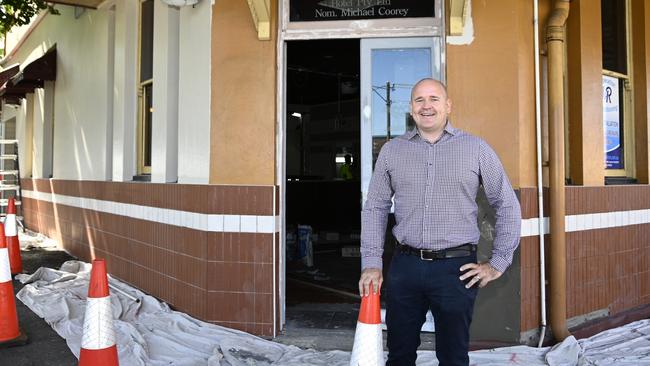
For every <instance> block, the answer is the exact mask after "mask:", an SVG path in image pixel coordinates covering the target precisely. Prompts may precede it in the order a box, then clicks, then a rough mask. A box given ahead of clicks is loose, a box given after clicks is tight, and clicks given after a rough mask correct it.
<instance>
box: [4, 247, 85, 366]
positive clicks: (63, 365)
mask: <svg viewBox="0 0 650 366" xmlns="http://www.w3.org/2000/svg"><path fill="white" fill-rule="evenodd" d="M22 258H23V269H24V271H25V273H33V272H34V271H35V270H37V269H38V268H40V267H42V266H46V267H52V268H59V266H61V263H63V262H65V261H67V260H70V259H73V258H72V257H70V256H69V255H68V254H67V253H66V252H63V251H59V250H45V249H37V248H33V249H31V250H28V251H23V252H22ZM13 284H14V293H18V291H20V289H21V288H23V285H22V284H21V283H20V282H19V281H16V280H14V281H13ZM16 309H17V311H18V318H19V323H20V327H21V328H22V329H23V330H24V331H25V332H26V333H27V336H28V337H29V343H28V344H27V345H25V346H21V347H11V348H0V366H32V365H48V366H69V365H76V364H77V358H76V357H75V356H74V355H73V354H72V352H70V348H68V345H67V344H66V342H65V339H63V338H61V337H60V336H59V335H58V334H56V332H55V331H54V329H52V327H50V325H49V324H47V323H46V322H45V321H44V320H43V319H41V318H39V317H38V316H37V315H36V314H34V312H32V311H31V310H30V309H29V308H28V307H27V306H25V305H24V304H23V303H22V302H21V301H18V300H16Z"/></svg>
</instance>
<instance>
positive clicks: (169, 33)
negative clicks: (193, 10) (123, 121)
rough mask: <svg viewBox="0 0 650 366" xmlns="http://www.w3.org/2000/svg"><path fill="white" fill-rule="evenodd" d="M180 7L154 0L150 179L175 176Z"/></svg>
mask: <svg viewBox="0 0 650 366" xmlns="http://www.w3.org/2000/svg"><path fill="white" fill-rule="evenodd" d="M179 15H180V10H179V9H178V8H176V7H171V6H167V5H166V4H164V3H162V2H161V1H156V2H155V3H154V19H155V21H154V24H153V26H154V32H153V43H154V46H153V52H154V53H153V59H154V60H155V62H154V64H153V116H152V119H153V125H154V126H155V128H154V129H153V130H152V136H151V140H152V141H151V181H152V182H154V183H166V182H176V180H177V179H178V71H179V70H178V59H179V52H178V36H179V31H180V30H179Z"/></svg>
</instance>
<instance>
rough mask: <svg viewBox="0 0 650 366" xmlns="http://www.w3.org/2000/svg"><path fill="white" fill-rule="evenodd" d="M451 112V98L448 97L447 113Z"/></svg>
mask: <svg viewBox="0 0 650 366" xmlns="http://www.w3.org/2000/svg"><path fill="white" fill-rule="evenodd" d="M449 113H451V99H449V98H447V114H449Z"/></svg>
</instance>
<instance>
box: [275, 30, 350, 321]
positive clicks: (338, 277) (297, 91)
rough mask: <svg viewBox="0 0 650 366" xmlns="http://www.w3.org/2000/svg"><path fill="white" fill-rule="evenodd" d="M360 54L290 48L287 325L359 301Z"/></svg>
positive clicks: (345, 45) (343, 43) (334, 46)
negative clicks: (329, 306) (330, 306)
mask: <svg viewBox="0 0 650 366" xmlns="http://www.w3.org/2000/svg"><path fill="white" fill-rule="evenodd" d="M359 47H360V41H359V40H358V39H340V40H313V41H292V42H287V47H286V52H287V56H286V109H285V110H286V117H285V118H286V146H285V151H286V182H285V184H286V186H285V187H286V216H285V222H286V253H285V256H286V278H287V282H286V286H287V287H286V296H287V297H286V306H287V308H286V309H287V310H286V311H287V317H286V319H287V323H288V325H289V323H291V321H292V320H294V319H296V317H297V318H304V317H311V318H314V319H318V318H320V317H319V316H317V315H315V314H311V315H310V314H309V313H310V311H309V309H305V308H304V306H301V305H304V304H321V305H319V306H317V308H318V311H317V312H320V311H322V310H323V309H325V308H327V306H323V305H322V304H351V303H355V302H357V301H358V300H356V293H357V290H356V288H357V285H356V283H357V281H358V278H359V274H360V266H359V244H360V241H359V239H360V230H361V217H360V212H361V189H360V187H361V185H360V184H361V183H360V182H361V170H360V159H361V130H360V124H359V120H360V110H359V108H360V88H359V82H360V73H359V72H360V52H359ZM348 307H349V306H348ZM301 309H302V310H301ZM354 321H355V322H356V320H354ZM352 324H355V323H354V322H353V323H352ZM321 326H322V327H328V326H335V325H331V324H330V325H328V324H321ZM321 326H319V327H321Z"/></svg>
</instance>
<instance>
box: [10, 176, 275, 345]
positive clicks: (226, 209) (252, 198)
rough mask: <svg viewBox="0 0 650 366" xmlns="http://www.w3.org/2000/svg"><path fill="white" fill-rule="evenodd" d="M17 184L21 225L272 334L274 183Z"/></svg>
mask: <svg viewBox="0 0 650 366" xmlns="http://www.w3.org/2000/svg"><path fill="white" fill-rule="evenodd" d="M22 187H23V191H24V193H23V195H24V198H23V210H24V212H23V215H24V217H25V224H26V226H27V227H28V228H30V229H32V230H36V231H39V232H42V233H43V234H45V235H48V236H51V237H53V238H56V239H57V240H59V241H60V242H61V243H62V245H63V247H64V248H65V249H66V250H68V251H69V252H70V253H71V254H72V255H74V256H77V257H79V258H80V259H82V260H85V261H90V260H91V259H92V258H93V257H103V258H105V259H106V260H107V264H108V269H109V272H110V273H111V274H112V275H114V276H116V277H118V278H120V279H122V280H124V281H126V282H129V283H131V284H133V285H135V286H136V287H138V288H141V289H143V290H144V291H145V292H148V293H150V294H152V295H154V296H156V297H158V298H160V299H162V300H164V301H166V302H168V303H169V304H170V305H172V306H173V307H174V308H176V309H178V310H181V311H184V312H188V313H190V314H191V315H193V316H195V317H197V318H200V319H203V320H207V321H210V322H213V323H215V324H220V325H225V326H228V327H231V328H237V329H241V330H244V331H248V332H252V333H255V334H258V335H273V329H274V328H273V321H274V314H273V301H274V296H273V289H274V287H273V273H274V270H273V269H274V265H276V266H277V256H276V263H275V264H274V260H273V259H274V256H273V246H274V245H277V238H276V237H277V235H276V234H275V226H276V225H275V222H276V221H277V220H276V217H277V208H276V206H277V205H276V203H275V202H274V201H275V198H274V196H275V191H276V190H275V187H273V186H217V185H209V186H206V185H182V184H151V183H130V182H129V183H121V182H88V181H62V180H38V179H33V180H32V179H23V180H22ZM29 197H31V198H29ZM80 197H81V198H80ZM53 202H56V203H53ZM131 205H133V206H131ZM143 207H144V208H143ZM269 224H270V225H269ZM276 248H277V247H276ZM276 253H277V251H276ZM277 272H278V271H276V273H277ZM276 283H277V282H276ZM275 300H276V301H277V296H276V297H275ZM276 305H277V303H276ZM276 308H279V306H276ZM276 316H277V315H276ZM276 319H277V318H276Z"/></svg>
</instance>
